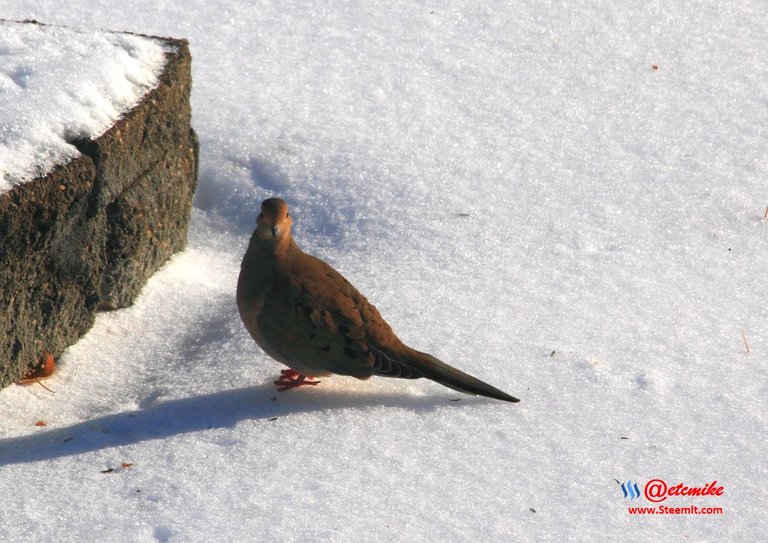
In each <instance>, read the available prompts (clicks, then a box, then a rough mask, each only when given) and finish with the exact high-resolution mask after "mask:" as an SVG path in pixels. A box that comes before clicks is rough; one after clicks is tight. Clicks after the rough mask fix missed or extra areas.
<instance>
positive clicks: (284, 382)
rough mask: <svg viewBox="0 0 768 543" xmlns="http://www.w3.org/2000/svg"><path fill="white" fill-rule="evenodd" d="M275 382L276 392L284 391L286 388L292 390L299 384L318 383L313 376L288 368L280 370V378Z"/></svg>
mask: <svg viewBox="0 0 768 543" xmlns="http://www.w3.org/2000/svg"><path fill="white" fill-rule="evenodd" d="M275 384H276V385H277V391H278V392H285V391H286V390H292V389H294V388H299V387H301V386H307V385H312V386H314V385H319V384H320V381H315V378H314V377H311V376H309V375H302V374H301V373H299V372H297V371H294V370H292V369H290V368H289V369H287V370H282V371H281V372H280V378H279V379H278V380H277V381H275Z"/></svg>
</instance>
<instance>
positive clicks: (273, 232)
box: [272, 226, 280, 238]
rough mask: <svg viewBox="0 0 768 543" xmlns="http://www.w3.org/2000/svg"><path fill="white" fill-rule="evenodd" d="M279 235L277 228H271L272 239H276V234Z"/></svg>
mask: <svg viewBox="0 0 768 543" xmlns="http://www.w3.org/2000/svg"><path fill="white" fill-rule="evenodd" d="M279 233H280V230H279V229H278V228H277V226H273V227H272V237H273V238H276V237H277V234H279Z"/></svg>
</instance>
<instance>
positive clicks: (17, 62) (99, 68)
mask: <svg viewBox="0 0 768 543" xmlns="http://www.w3.org/2000/svg"><path fill="white" fill-rule="evenodd" d="M4 15H6V14H5V13H4V11H0V17H3V16H4ZM164 53H165V48H164V46H163V45H162V43H161V42H159V41H157V40H153V39H149V38H145V37H141V36H134V35H128V34H112V33H107V32H98V31H78V30H76V29H70V28H62V27H56V26H44V25H32V24H18V23H15V22H11V21H0V193H2V192H5V191H7V190H10V189H11V188H12V187H13V185H15V184H18V183H21V182H24V181H30V180H32V179H34V178H35V177H37V176H42V175H45V174H47V173H48V172H50V171H51V170H52V169H53V167H54V166H55V165H57V164H62V163H66V162H68V161H69V160H71V159H72V158H74V157H76V156H79V154H80V153H79V152H78V150H77V149H76V148H75V146H74V145H72V144H71V143H70V142H71V141H72V140H76V139H81V138H86V137H95V136H99V135H100V134H101V133H103V132H104V131H105V130H106V129H107V128H109V127H110V126H112V125H113V124H114V122H115V120H116V119H117V118H118V117H119V116H120V115H121V114H122V113H124V112H125V111H127V110H128V109H130V108H131V107H133V106H135V105H136V104H137V103H138V102H139V100H140V99H141V97H142V96H144V94H145V93H146V92H147V91H148V90H150V89H152V88H154V87H156V86H157V82H158V77H159V75H160V73H161V72H162V69H163V65H164V64H165V59H164V56H163V55H164Z"/></svg>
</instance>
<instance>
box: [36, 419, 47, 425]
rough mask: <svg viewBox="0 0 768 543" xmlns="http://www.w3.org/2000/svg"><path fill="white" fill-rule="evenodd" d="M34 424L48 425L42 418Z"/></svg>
mask: <svg viewBox="0 0 768 543" xmlns="http://www.w3.org/2000/svg"><path fill="white" fill-rule="evenodd" d="M35 426H48V425H47V424H46V423H45V421H44V420H39V421H37V422H36V423H35Z"/></svg>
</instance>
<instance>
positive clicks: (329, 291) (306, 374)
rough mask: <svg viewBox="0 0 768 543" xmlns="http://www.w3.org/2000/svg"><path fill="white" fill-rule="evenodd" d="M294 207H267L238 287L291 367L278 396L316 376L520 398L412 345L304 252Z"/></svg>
mask: <svg viewBox="0 0 768 543" xmlns="http://www.w3.org/2000/svg"><path fill="white" fill-rule="evenodd" d="M291 223H292V219H291V216H290V214H289V213H288V205H287V204H286V203H285V202H284V201H283V200H281V199H279V198H270V199H268V200H264V202H263V203H262V204H261V214H260V215H259V216H258V218H257V219H256V230H255V231H254V233H253V235H252V236H251V240H250V243H249V245H248V250H247V251H246V253H245V256H244V257H243V263H242V266H241V269H240V277H239V279H238V282H237V307H238V310H239V311H240V317H241V318H242V320H243V324H245V327H246V329H247V330H248V331H249V332H250V334H251V336H252V337H253V339H254V340H255V341H256V343H258V345H259V346H260V347H261V348H262V349H263V350H264V351H265V352H266V353H267V354H268V355H270V356H271V357H272V358H274V359H275V360H277V361H279V362H282V363H283V364H285V365H286V366H288V367H289V368H290V370H284V371H283V372H281V378H280V380H278V381H276V384H277V385H279V388H278V390H287V389H290V388H295V387H298V386H302V385H310V384H317V381H313V380H312V378H313V377H318V376H323V375H329V374H332V373H335V374H339V375H351V376H353V377H357V378H358V379H367V378H369V377H371V376H372V375H381V376H384V377H400V378H404V379H418V378H421V377H424V378H427V379H431V380H433V381H436V382H438V383H440V384H442V385H445V386H447V387H450V388H452V389H454V390H458V391H460V392H464V393H467V394H473V395H480V396H487V397H489V398H496V399H499V400H505V401H508V402H517V401H519V400H518V399H517V398H514V397H512V396H510V395H509V394H506V393H505V392H502V391H501V390H499V389H497V388H494V387H492V386H491V385H489V384H487V383H484V382H482V381H480V380H479V379H476V378H474V377H472V376H471V375H467V374H466V373H464V372H461V371H459V370H457V369H455V368H453V367H451V366H449V365H447V364H445V363H443V362H441V361H440V360H438V359H437V358H435V357H433V356H431V355H429V354H427V353H422V352H419V351H417V350H415V349H412V348H410V347H408V346H407V345H405V344H404V343H403V342H402V341H400V339H399V338H398V337H397V335H395V333H394V332H393V331H392V328H390V326H389V324H387V322H386V321H385V320H384V319H383V318H382V316H381V315H380V314H379V312H378V310H377V309H376V308H375V307H374V306H373V305H371V304H370V303H369V302H368V300H367V299H366V298H365V296H363V295H362V294H360V292H358V291H357V289H356V288H355V287H353V286H352V285H351V284H350V283H349V281H347V280H346V279H345V278H344V277H343V276H342V275H341V274H340V273H339V272H337V271H336V270H334V269H333V268H331V267H330V266H329V265H328V264H326V263H325V262H323V261H322V260H320V259H318V258H315V257H314V256H311V255H308V254H306V253H304V252H302V250H301V249H299V247H298V246H297V245H296V242H295V241H294V240H293V237H292V236H291Z"/></svg>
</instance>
